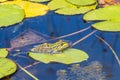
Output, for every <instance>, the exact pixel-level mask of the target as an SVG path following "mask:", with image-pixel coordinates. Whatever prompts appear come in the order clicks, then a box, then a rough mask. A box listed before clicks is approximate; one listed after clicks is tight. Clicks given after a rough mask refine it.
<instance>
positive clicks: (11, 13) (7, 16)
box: [0, 4, 24, 27]
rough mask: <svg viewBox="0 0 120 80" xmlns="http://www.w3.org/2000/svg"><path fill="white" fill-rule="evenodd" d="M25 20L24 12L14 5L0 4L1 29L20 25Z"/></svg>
mask: <svg viewBox="0 0 120 80" xmlns="http://www.w3.org/2000/svg"><path fill="white" fill-rule="evenodd" d="M23 18H24V10H23V9H21V7H19V6H16V5H12V4H6V5H5V4H0V27H3V26H9V25H13V24H16V23H19V22H21V21H22V20H23Z"/></svg>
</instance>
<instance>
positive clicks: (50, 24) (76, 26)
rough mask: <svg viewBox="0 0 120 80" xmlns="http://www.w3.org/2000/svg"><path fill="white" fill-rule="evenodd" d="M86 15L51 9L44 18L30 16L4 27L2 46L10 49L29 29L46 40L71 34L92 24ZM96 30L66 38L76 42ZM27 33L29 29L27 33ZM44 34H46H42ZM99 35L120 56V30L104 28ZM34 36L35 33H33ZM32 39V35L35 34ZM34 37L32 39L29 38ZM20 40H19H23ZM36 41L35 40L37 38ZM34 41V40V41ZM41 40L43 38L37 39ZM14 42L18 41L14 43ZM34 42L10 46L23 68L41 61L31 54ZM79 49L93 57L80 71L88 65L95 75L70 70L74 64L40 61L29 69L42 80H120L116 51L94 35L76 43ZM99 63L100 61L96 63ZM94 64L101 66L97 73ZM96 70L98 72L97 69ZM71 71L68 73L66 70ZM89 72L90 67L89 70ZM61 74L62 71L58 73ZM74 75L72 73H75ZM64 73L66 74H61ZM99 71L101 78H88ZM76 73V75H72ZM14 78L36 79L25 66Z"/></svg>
mask: <svg viewBox="0 0 120 80" xmlns="http://www.w3.org/2000/svg"><path fill="white" fill-rule="evenodd" d="M82 16H83V15H75V16H63V15H58V14H55V13H53V12H49V13H48V14H47V15H45V16H42V17H35V18H28V19H25V20H24V21H23V23H22V24H21V25H19V24H16V25H12V26H10V27H7V28H1V30H0V34H1V37H0V47H7V48H10V46H11V44H12V42H10V41H12V40H13V39H15V38H16V36H18V35H20V34H21V33H22V32H25V31H27V30H31V31H32V30H33V31H35V32H37V33H38V34H37V35H39V36H40V37H42V38H45V40H49V39H50V38H53V37H59V36H63V35H65V34H69V33H72V32H75V31H78V30H81V29H84V28H86V27H88V26H90V25H91V23H90V22H89V23H87V22H85V21H83V19H82ZM93 30H94V29H93V28H90V29H89V30H87V31H85V32H82V33H79V34H76V35H74V36H70V37H67V38H64V40H68V41H70V42H75V41H77V40H79V39H81V38H82V37H83V36H85V35H87V34H89V33H90V32H92V31H93ZM26 33H27V32H26ZM41 34H42V36H41ZM43 34H45V35H47V38H46V37H45V36H43ZM95 34H97V35H99V36H100V37H102V38H104V39H105V40H106V41H107V42H108V43H110V44H111V46H112V47H113V49H114V50H115V51H116V53H117V54H118V56H119V57H120V53H119V52H120V46H119V45H120V33H119V32H114V33H112V32H103V31H97V32H96V33H95ZM29 36H31V35H29ZM31 38H32V36H31ZM36 38H37V39H38V38H39V37H37V36H36ZM29 39H30V38H29ZM19 40H20V39H18V41H19ZM34 42H35V41H34ZM34 42H33V43H34ZM37 42H38V43H39V40H36V42H35V43H36V44H37ZM13 43H14V42H13ZM29 43H31V42H28V45H27V44H26V45H27V46H26V45H23V46H20V48H18V49H20V51H19V50H17V49H16V50H14V49H10V50H11V51H10V55H9V56H8V58H10V59H12V60H14V61H15V62H17V63H18V64H19V65H21V66H22V67H26V66H28V65H30V64H33V63H34V62H37V61H35V60H33V59H31V58H29V57H27V50H30V48H31V46H30V44H29ZM73 47H74V48H76V49H81V50H83V51H85V52H87V53H88V55H89V59H88V60H87V61H84V62H82V63H77V64H79V65H80V66H79V68H80V69H78V70H81V69H82V71H83V72H85V71H84V70H83V69H86V68H92V69H90V70H89V69H88V71H91V72H93V74H92V75H91V74H89V73H90V72H89V73H82V72H79V71H78V73H77V72H76V73H75V74H73V72H70V70H69V68H72V67H71V66H74V65H73V64H71V65H65V64H61V63H56V62H53V63H49V64H45V63H42V62H40V63H36V65H35V64H34V65H32V66H30V67H27V68H26V69H27V70H28V71H29V72H31V73H32V74H33V75H34V76H36V77H37V78H39V80H73V78H74V80H119V79H120V76H119V74H120V67H119V65H118V63H117V61H116V59H115V57H114V55H113V53H112V51H111V50H110V49H109V48H108V47H107V46H106V45H105V44H104V43H103V42H101V41H100V40H99V39H98V38H97V37H96V36H95V35H94V34H93V35H92V36H90V37H88V38H87V39H85V40H83V41H82V42H80V43H78V44H77V45H75V46H73ZM95 63H96V64H95ZM93 65H99V66H98V67H99V68H100V69H99V71H100V72H97V69H96V68H94V67H91V66H93ZM60 70H63V72H61V73H59V72H60ZM95 70H96V71H95ZM65 71H66V72H67V73H66V72H65ZM86 71H87V70H86ZM58 73H59V74H58ZM71 73H72V74H73V75H72V74H71ZM79 73H80V74H81V76H83V75H85V74H86V78H85V77H84V78H81V79H80V78H75V76H74V75H80V74H79ZM60 74H62V75H63V76H61V75H60ZM65 74H67V78H65V77H66V76H65ZM95 74H99V76H94V77H97V79H96V78H94V77H91V78H89V79H88V76H89V77H90V76H93V75H95ZM70 76H73V77H70ZM10 80H34V79H33V78H31V77H30V76H29V75H27V74H26V73H25V72H23V71H22V70H21V69H18V71H17V72H16V73H15V74H14V75H13V76H12V77H11V79H10Z"/></svg>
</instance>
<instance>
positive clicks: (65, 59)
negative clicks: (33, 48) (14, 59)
mask: <svg viewBox="0 0 120 80" xmlns="http://www.w3.org/2000/svg"><path fill="white" fill-rule="evenodd" d="M29 56H30V57H31V58H33V59H35V60H38V61H41V62H43V63H50V62H59V63H63V64H72V63H77V62H82V61H84V60H87V59H88V55H87V54H86V53H85V52H83V51H82V50H77V49H73V48H70V49H67V50H64V51H63V52H62V53H58V54H52V55H50V54H48V53H34V52H29Z"/></svg>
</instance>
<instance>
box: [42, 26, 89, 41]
mask: <svg viewBox="0 0 120 80" xmlns="http://www.w3.org/2000/svg"><path fill="white" fill-rule="evenodd" d="M90 28H91V26H89V27H87V28H84V29H82V30H79V31H76V32H73V33H70V34H66V35H63V36H60V37H56V38H54V39H50V40H47V41H43V42H41V43H44V42H48V41H52V40H57V39H62V38H66V37H69V36H72V35H75V34H78V33H81V32H84V31H86V30H88V29H90Z"/></svg>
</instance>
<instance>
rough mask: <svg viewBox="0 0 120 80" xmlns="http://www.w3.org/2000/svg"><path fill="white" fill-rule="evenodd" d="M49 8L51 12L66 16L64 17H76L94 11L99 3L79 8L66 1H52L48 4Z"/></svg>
mask: <svg viewBox="0 0 120 80" xmlns="http://www.w3.org/2000/svg"><path fill="white" fill-rule="evenodd" d="M56 4H57V5H56ZM48 6H49V8H50V10H55V13H58V14H64V15H75V14H83V13H85V12H88V11H90V10H92V9H95V8H96V6H97V3H96V4H93V5H87V6H77V5H74V4H72V3H69V2H67V1H66V0H52V1H51V2H49V3H48Z"/></svg>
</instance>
